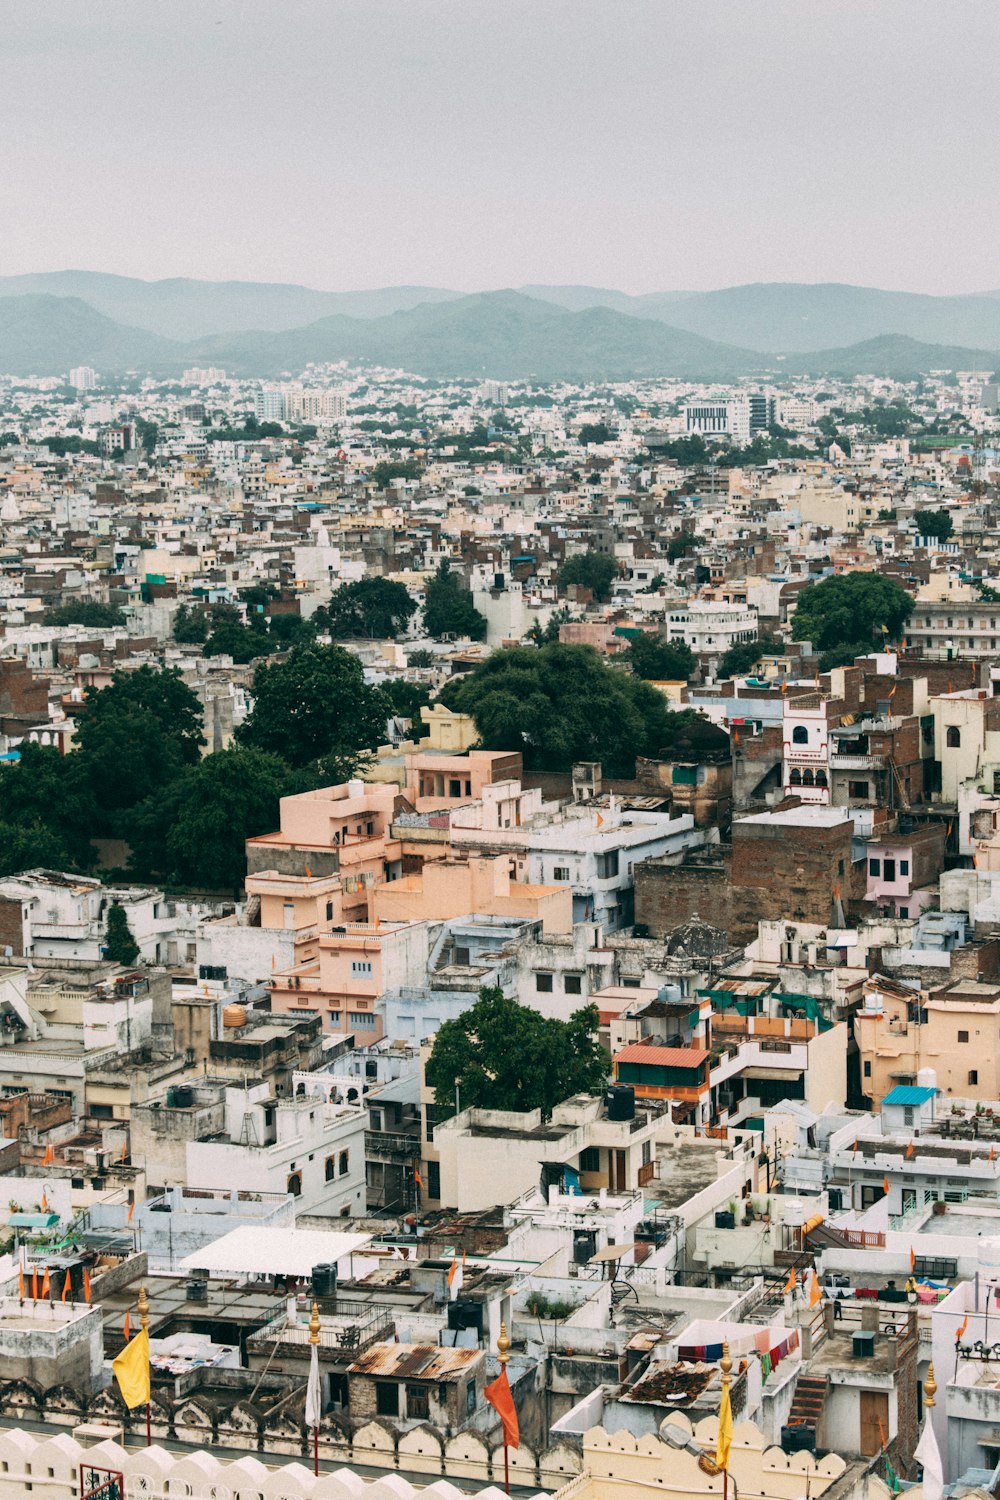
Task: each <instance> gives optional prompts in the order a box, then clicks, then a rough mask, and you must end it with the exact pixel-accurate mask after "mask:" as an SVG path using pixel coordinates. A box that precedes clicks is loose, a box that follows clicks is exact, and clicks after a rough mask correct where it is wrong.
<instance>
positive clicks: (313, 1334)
mask: <svg viewBox="0 0 1000 1500" xmlns="http://www.w3.org/2000/svg"><path fill="white" fill-rule="evenodd" d="M320 1326H321V1325H320V1320H319V1304H318V1303H316V1302H314V1303H313V1307H312V1317H311V1318H310V1319H309V1342H310V1344H311V1345H312V1350H313V1352H312V1353H311V1357H312V1358H313V1359H315V1358H316V1354H315V1349H316V1345H317V1344H318V1343H319V1330H320ZM313 1473H314V1474H318V1473H319V1423H318V1422H314V1423H313Z"/></svg>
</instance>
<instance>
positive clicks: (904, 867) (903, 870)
mask: <svg viewBox="0 0 1000 1500" xmlns="http://www.w3.org/2000/svg"><path fill="white" fill-rule="evenodd" d="M899 873H900V875H909V873H910V861H909V860H908V859H901V860H900V861H899Z"/></svg>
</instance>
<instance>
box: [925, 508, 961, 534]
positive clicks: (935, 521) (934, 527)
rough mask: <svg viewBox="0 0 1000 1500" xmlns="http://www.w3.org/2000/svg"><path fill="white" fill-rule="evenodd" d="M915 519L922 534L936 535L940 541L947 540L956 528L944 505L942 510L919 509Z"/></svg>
mask: <svg viewBox="0 0 1000 1500" xmlns="http://www.w3.org/2000/svg"><path fill="white" fill-rule="evenodd" d="M915 520H916V523H917V532H918V534H919V535H920V536H930V537H934V538H935V540H936V541H939V542H946V541H947V540H948V538H949V537H950V536H951V534H952V532H953V531H954V529H955V526H954V522H953V521H952V519H951V516H950V515H949V513H948V511H946V510H945V509H944V508H943V507H942V508H941V509H940V510H918V511H917V514H916V517H915Z"/></svg>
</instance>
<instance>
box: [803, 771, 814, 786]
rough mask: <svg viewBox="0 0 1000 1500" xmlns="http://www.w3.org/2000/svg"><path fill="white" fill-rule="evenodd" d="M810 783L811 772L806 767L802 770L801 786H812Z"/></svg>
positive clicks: (811, 780)
mask: <svg viewBox="0 0 1000 1500" xmlns="http://www.w3.org/2000/svg"><path fill="white" fill-rule="evenodd" d="M812 784H813V773H812V772H811V771H810V770H808V769H806V770H805V771H803V772H802V785H803V786H812Z"/></svg>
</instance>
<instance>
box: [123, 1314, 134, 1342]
mask: <svg viewBox="0 0 1000 1500" xmlns="http://www.w3.org/2000/svg"><path fill="white" fill-rule="evenodd" d="M124 1332H125V1342H126V1344H127V1343H128V1341H129V1339H130V1338H131V1337H132V1309H131V1308H130V1307H126V1309H125V1328H124Z"/></svg>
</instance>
